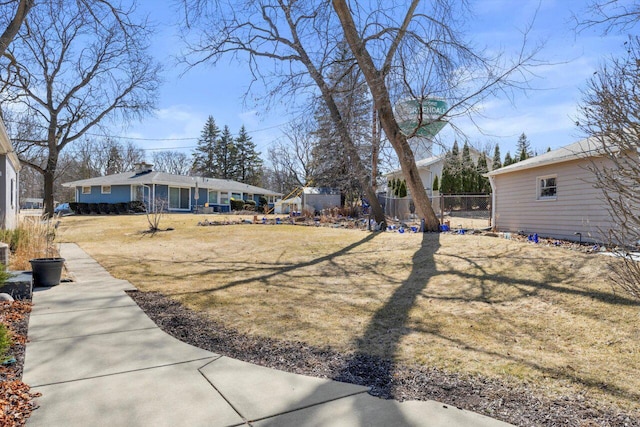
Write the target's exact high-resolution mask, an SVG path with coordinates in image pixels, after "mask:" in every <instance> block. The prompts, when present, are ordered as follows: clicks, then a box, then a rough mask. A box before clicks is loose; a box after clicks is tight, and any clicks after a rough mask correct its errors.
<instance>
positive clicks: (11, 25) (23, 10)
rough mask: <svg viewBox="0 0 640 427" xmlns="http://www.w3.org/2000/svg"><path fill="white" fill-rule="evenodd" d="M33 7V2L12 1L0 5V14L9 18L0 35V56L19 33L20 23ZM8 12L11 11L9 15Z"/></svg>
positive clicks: (27, 0)
mask: <svg viewBox="0 0 640 427" xmlns="http://www.w3.org/2000/svg"><path fill="white" fill-rule="evenodd" d="M33 5H34V0H13V1H7V2H2V3H1V4H0V13H2V16H4V17H5V18H9V17H10V19H9V21H8V22H6V26H5V29H4V31H3V32H2V35H0V56H3V55H4V54H5V52H6V51H7V48H8V47H9V45H10V44H11V42H12V41H13V39H14V38H15V37H16V35H17V34H18V31H20V27H21V26H22V23H23V22H24V20H25V19H26V18H27V15H28V14H29V11H30V10H31V8H32V7H33ZM9 10H11V11H13V13H10V12H9Z"/></svg>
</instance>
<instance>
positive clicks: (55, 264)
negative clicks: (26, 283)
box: [29, 258, 64, 287]
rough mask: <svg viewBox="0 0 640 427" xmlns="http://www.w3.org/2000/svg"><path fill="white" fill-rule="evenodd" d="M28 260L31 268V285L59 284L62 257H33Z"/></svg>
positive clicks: (62, 263)
mask: <svg viewBox="0 0 640 427" xmlns="http://www.w3.org/2000/svg"><path fill="white" fill-rule="evenodd" d="M29 262H30V263H31V269H32V270H33V287H37V286H56V285H59V284H60V277H61V276H62V266H63V265H64V258H35V259H32V260H30V261H29Z"/></svg>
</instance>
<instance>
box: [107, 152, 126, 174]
mask: <svg viewBox="0 0 640 427" xmlns="http://www.w3.org/2000/svg"><path fill="white" fill-rule="evenodd" d="M122 164H123V161H122V156H121V155H120V150H118V147H117V146H116V145H112V146H111V148H109V158H108V159H107V168H106V172H107V175H111V174H114V173H120V172H124V170H123V167H122Z"/></svg>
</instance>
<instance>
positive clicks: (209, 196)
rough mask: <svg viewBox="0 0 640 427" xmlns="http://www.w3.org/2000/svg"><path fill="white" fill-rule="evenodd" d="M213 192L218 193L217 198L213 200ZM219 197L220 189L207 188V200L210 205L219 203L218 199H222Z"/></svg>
mask: <svg viewBox="0 0 640 427" xmlns="http://www.w3.org/2000/svg"><path fill="white" fill-rule="evenodd" d="M211 193H216V197H215V200H211ZM219 198H220V192H219V191H218V190H207V202H208V203H209V204H210V205H217V204H218V200H220V199H219Z"/></svg>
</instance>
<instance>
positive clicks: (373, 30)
mask: <svg viewBox="0 0 640 427" xmlns="http://www.w3.org/2000/svg"><path fill="white" fill-rule="evenodd" d="M463 3H464V2H456V1H453V0H436V1H431V2H426V3H423V4H422V5H421V4H420V1H419V0H412V1H411V3H410V4H409V5H408V6H406V7H405V6H404V5H402V6H394V7H392V8H389V7H383V4H382V3H375V2H373V3H372V2H364V3H361V2H350V3H349V4H348V3H347V1H346V0H332V4H333V8H334V10H335V12H336V14H337V15H338V17H339V19H340V23H341V26H342V30H343V33H344V36H345V38H346V40H347V42H348V43H349V46H350V47H351V50H352V52H353V54H354V56H355V58H356V60H357V61H358V65H359V66H360V69H361V70H362V73H363V74H364V76H365V78H366V80H367V84H368V86H369V90H370V91H371V94H372V96H373V99H374V104H375V107H376V110H377V112H378V115H379V118H380V124H381V127H382V129H383V130H384V132H385V134H386V136H387V138H388V140H389V142H390V143H391V145H392V146H393V148H394V150H395V152H396V154H397V155H398V159H399V162H400V167H401V169H402V172H403V175H404V177H405V179H406V181H407V185H408V187H409V190H410V191H411V195H412V197H413V201H414V203H415V206H416V210H417V212H418V213H419V215H420V216H421V217H423V218H425V221H426V228H427V229H428V230H431V231H435V230H437V229H438V227H439V221H438V219H437V217H436V215H435V213H434V211H433V208H432V206H431V203H430V201H429V198H428V196H427V193H426V191H425V188H424V185H423V183H422V181H421V179H420V175H419V173H418V169H417V166H416V163H415V158H414V155H413V152H412V150H411V147H410V146H409V144H408V142H407V138H408V137H411V136H413V135H414V134H415V133H416V132H417V131H418V129H419V128H420V127H422V126H423V125H429V124H431V123H433V122H434V121H437V120H441V119H443V118H444V116H445V115H446V116H449V117H453V116H455V115H460V114H468V113H470V112H473V110H474V108H475V106H476V105H477V103H478V102H480V101H481V100H483V99H486V98H487V97H488V96H492V95H496V94H498V93H501V94H503V95H507V96H508V95H509V92H510V91H511V90H514V89H516V88H525V87H526V82H527V74H526V73H527V66H530V65H533V62H532V61H533V58H534V55H535V53H536V52H537V48H534V49H533V50H531V51H530V52H527V51H526V50H525V46H526V43H525V42H526V37H525V40H524V41H523V49H522V50H521V51H520V54H519V55H518V56H516V57H515V58H513V59H511V60H507V59H506V58H504V57H498V58H495V57H494V58H490V57H487V56H485V55H483V53H482V52H476V51H474V50H473V49H472V48H471V44H470V43H468V42H466V41H465V40H463V39H462V37H461V35H460V34H461V32H460V31H459V30H458V28H456V25H455V23H456V22H461V18H462V17H464V10H462V8H461V7H459V6H457V5H460V4H463ZM419 6H422V7H421V8H419ZM354 17H356V18H358V19H359V21H358V22H356V20H355V19H354ZM525 35H526V34H525ZM432 97H442V98H446V99H447V100H448V102H449V104H450V107H449V111H447V112H445V114H443V115H442V116H440V117H435V118H432V117H430V116H429V114H427V113H428V112H426V111H423V110H422V105H423V104H422V102H423V101H424V100H426V99H429V98H432ZM394 98H395V99H396V100H399V99H402V98H409V99H413V100H415V101H417V105H418V106H419V107H420V108H419V111H418V114H417V117H416V127H415V130H414V131H413V133H409V134H408V135H405V134H404V133H403V132H401V130H400V126H399V125H398V122H397V120H396V118H395V117H394V112H393V99H394Z"/></svg>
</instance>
